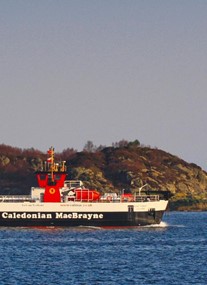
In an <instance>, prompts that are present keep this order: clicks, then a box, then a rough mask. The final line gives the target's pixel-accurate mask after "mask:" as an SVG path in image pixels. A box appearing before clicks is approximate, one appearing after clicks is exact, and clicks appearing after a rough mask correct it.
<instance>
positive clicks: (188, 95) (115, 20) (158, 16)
mask: <svg viewBox="0 0 207 285" xmlns="http://www.w3.org/2000/svg"><path fill="white" fill-rule="evenodd" d="M206 31H207V1H206V0H171V1H170V0H142V1H141V0H105V1H104V0H101V1H100V0H71V1H70V0H67V1H66V0H65V1H64V0H59V1H58V0H35V1H34V0H24V1H23V0H13V1H11V0H0V37H1V41H0V102H1V104H0V134H1V136H0V138H1V139H0V143H5V144H8V145H12V146H16V147H20V148H30V147H34V148H37V149H39V150H42V151H45V150H46V149H47V148H48V147H50V146H51V145H53V146H54V147H55V148H56V150H57V151H62V150H63V149H65V148H68V147H73V148H75V149H78V150H82V148H83V147H84V145H85V143H86V142H87V141H88V140H91V141H93V142H94V144H95V145H97V146H99V145H111V144H112V143H113V142H117V141H120V140H122V139H126V140H129V141H130V140H135V139H138V140H139V141H140V142H141V143H142V144H145V145H150V146H152V147H157V148H160V149H163V150H165V151H167V152H170V153H171V154H174V155H177V156H179V157H181V158H182V159H184V160H186V161H187V162H194V163H196V164H198V165H200V166H201V167H202V168H204V169H206V170H207V151H206V145H207V132H206V123H207V111H206V106H207V94H206V93H207V56H206V55H207V32H206Z"/></svg>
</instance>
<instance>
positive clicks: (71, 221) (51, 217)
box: [0, 211, 164, 227]
mask: <svg viewBox="0 0 207 285" xmlns="http://www.w3.org/2000/svg"><path fill="white" fill-rule="evenodd" d="M163 214H164V211H156V212H155V211H153V212H132V213H130V212H113V213H112V212H111V213H110V212H104V213H97V212H96V213H94V214H93V213H90V214H88V213H68V212H61V213H59V212H48V213H46V212H38V213H34V212H30V213H28V212H27V213H25V212H0V226H1V227H2V226H3V227H77V226H88V227H90V226H92V227H135V226H147V225H154V224H160V222H161V220H162V216H163Z"/></svg>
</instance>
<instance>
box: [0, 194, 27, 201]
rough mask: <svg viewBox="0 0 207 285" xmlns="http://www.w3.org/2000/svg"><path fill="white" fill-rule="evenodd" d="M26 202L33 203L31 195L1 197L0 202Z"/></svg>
mask: <svg viewBox="0 0 207 285" xmlns="http://www.w3.org/2000/svg"><path fill="white" fill-rule="evenodd" d="M24 201H25V202H26V201H31V196H30V195H9V196H8V195H0V202H24Z"/></svg>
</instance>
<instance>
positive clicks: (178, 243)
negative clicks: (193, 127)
mask: <svg viewBox="0 0 207 285" xmlns="http://www.w3.org/2000/svg"><path fill="white" fill-rule="evenodd" d="M0 255H1V265H0V280H1V282H0V284H2V285H4V284H5V285H6V284H7V285H8V284H11V285H15V284H18V285H24V284H26V285H27V284H33V285H38V284H40V285H43V284H44V285H48V284H61V285H64V284H73V285H75V284H80V285H84V284H87V285H93V284H107V285H111V284H114V285H115V284H116V285H122V284H123V285H127V284H129V285H130V284H139V285H144V284H159V285H168V284H170V285H171V284H172V285H175V284H176V285H184V284H186V285H189V284H196V285H199V284H200V285H206V284H207V212H203V213H202V212H201V213H177V212H171V213H167V214H165V217H164V221H163V223H162V224H161V226H160V227H144V228H138V229H97V228H76V229H75V228H73V229H23V228H22V229H9V228H1V229H0Z"/></svg>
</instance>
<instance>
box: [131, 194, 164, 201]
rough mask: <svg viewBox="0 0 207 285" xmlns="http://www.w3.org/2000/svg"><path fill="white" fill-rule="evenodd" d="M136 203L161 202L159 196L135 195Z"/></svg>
mask: <svg viewBox="0 0 207 285" xmlns="http://www.w3.org/2000/svg"><path fill="white" fill-rule="evenodd" d="M134 200H135V202H151V201H153V202H154V201H159V200H160V196H159V195H135V196H134Z"/></svg>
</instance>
